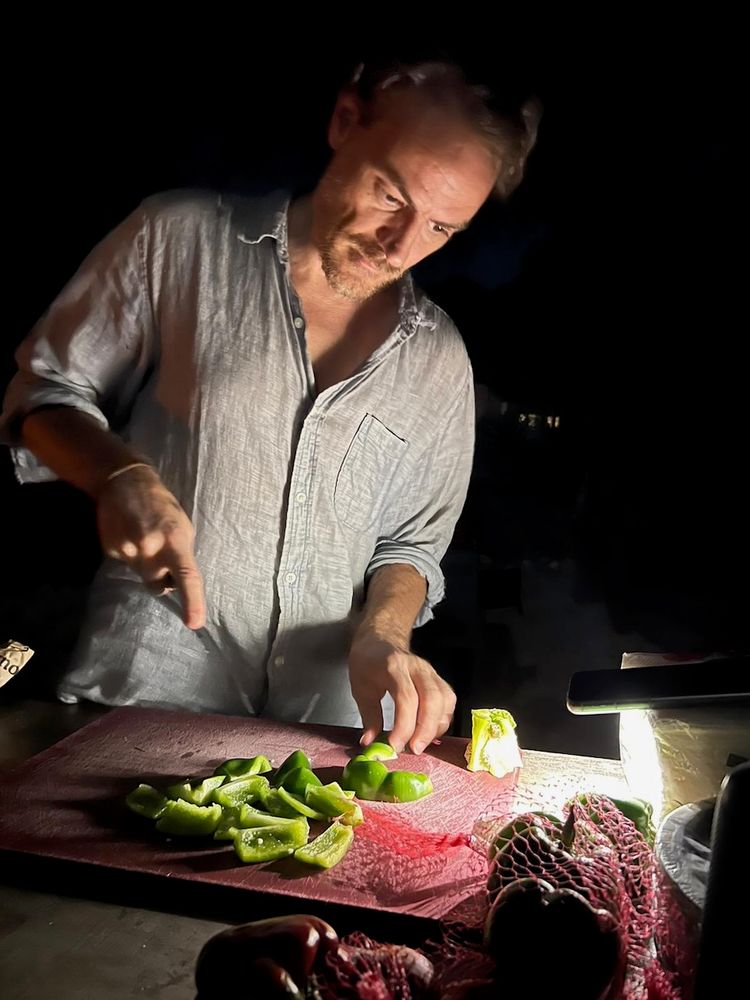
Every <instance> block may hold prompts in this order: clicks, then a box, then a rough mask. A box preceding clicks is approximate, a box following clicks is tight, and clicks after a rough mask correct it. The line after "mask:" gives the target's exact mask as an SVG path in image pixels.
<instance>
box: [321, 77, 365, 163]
mask: <svg viewBox="0 0 750 1000" xmlns="http://www.w3.org/2000/svg"><path fill="white" fill-rule="evenodd" d="M363 111H364V105H363V103H362V99H361V98H360V97H359V96H358V95H357V94H356V93H355V92H354V91H353V90H351V89H350V88H348V87H346V88H344V90H342V91H341V93H340V94H339V96H338V97H337V98H336V106H335V107H334V109H333V114H332V115H331V121H330V124H329V126H328V144H329V146H330V147H331V149H333V150H336V149H339V148H340V147H341V146H342V145H343V144H344V142H346V140H347V139H348V138H349V136H350V135H351V134H352V132H353V131H354V130H355V129H356V128H357V127H358V126H359V125H361V124H362V118H363Z"/></svg>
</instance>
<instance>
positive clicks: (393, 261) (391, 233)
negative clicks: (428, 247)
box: [375, 209, 417, 268]
mask: <svg viewBox="0 0 750 1000" xmlns="http://www.w3.org/2000/svg"><path fill="white" fill-rule="evenodd" d="M375 235H376V237H377V240H378V243H379V244H380V247H381V249H382V250H383V253H384V254H385V256H386V259H387V261H388V263H389V264H390V265H391V266H392V267H398V268H403V267H405V265H406V262H407V261H408V260H409V256H410V251H411V249H412V247H413V246H414V241H415V239H416V236H417V217H416V214H415V213H414V212H413V211H411V210H410V209H404V210H403V211H401V212H394V214H393V215H392V216H391V218H390V219H389V220H388V222H387V223H384V224H383V225H382V226H381V227H380V228H379V229H378V231H377V232H376V234H375Z"/></svg>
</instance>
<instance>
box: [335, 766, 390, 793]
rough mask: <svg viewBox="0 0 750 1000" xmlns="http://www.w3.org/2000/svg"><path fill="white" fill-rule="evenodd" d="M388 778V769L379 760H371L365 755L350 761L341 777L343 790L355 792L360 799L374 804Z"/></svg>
mask: <svg viewBox="0 0 750 1000" xmlns="http://www.w3.org/2000/svg"><path fill="white" fill-rule="evenodd" d="M387 776H388V768H387V767H386V766H385V764H381V762H380V761H379V760H370V759H369V758H367V757H365V756H364V755H360V756H358V757H355V758H354V759H353V760H350V761H349V763H348V764H347V765H346V767H345V768H344V771H343V774H342V775H341V785H342V787H343V788H346V789H348V790H349V791H352V792H354V794H355V795H356V796H357V798H358V799H365V800H366V801H370V802H373V801H375V800H377V799H378V797H379V796H378V792H379V791H380V786H381V785H382V784H383V781H384V780H385V778H386V777H387Z"/></svg>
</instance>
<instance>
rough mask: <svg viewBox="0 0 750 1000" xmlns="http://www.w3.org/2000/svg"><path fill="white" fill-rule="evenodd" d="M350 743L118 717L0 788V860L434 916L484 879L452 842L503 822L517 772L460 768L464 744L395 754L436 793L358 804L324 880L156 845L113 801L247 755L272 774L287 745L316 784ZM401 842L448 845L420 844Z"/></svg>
mask: <svg viewBox="0 0 750 1000" xmlns="http://www.w3.org/2000/svg"><path fill="white" fill-rule="evenodd" d="M357 737H358V733H357V732H356V731H354V730H351V729H340V728H335V727H328V726H308V725H295V724H288V723H281V722H273V721H270V720H265V719H245V718H235V717H228V716H220V715H194V714H191V713H176V712H166V711H160V710H155V709H141V708H121V709H117V710H116V711H113V712H110V713H108V714H107V715H105V716H103V717H102V718H101V719H98V720H97V721H96V722H93V723H91V724H90V725H88V726H85V727H84V728H83V729H80V730H79V731H78V732H76V733H74V734H73V735H72V736H69V737H68V738H67V739H64V740H62V741H61V742H60V743H57V744H56V745H55V746H53V747H50V748H49V749H48V750H46V751H44V752H43V753H40V754H38V755H37V756H36V757H33V758H31V759H30V760H28V761H27V762H26V763H25V764H23V765H21V766H20V767H19V768H17V769H16V770H14V771H13V772H11V773H10V774H9V775H7V776H6V777H5V779H4V780H3V781H2V782H0V802H1V803H2V808H1V809H0V850H4V851H14V852H23V853H25V854H32V855H40V856H44V857H46V858H56V859H63V860H66V861H78V862H87V863H88V864H93V865H97V866H103V867H104V868H107V869H119V870H123V871H127V872H142V873H147V874H150V875H154V876H162V877H164V878H166V877H169V878H172V879H185V880H190V881H192V882H198V883H211V884H215V885H220V886H226V887H231V888H234V889H249V890H253V891H254V892H260V893H274V894H280V895H281V896H287V897H292V899H290V900H289V902H290V906H293V907H294V908H296V909H299V908H300V900H309V901H315V900H319V901H321V902H326V903H333V904H338V905H345V906H357V907H369V908H376V909H379V910H391V911H394V912H396V913H402V914H408V915H411V916H416V917H422V918H427V919H438V918H440V917H441V916H444V915H445V914H446V913H447V912H448V911H450V910H451V909H452V908H453V907H454V906H456V905H457V904H458V903H460V902H461V901H462V900H464V899H466V898H467V897H468V896H470V895H472V894H473V893H475V892H476V891H477V890H478V889H479V888H481V886H482V883H483V881H484V878H485V874H486V865H485V862H484V860H483V859H482V858H481V857H480V855H478V854H477V853H476V852H475V851H473V850H472V849H471V848H470V847H468V846H466V845H464V844H456V843H453V844H451V838H455V835H458V834H470V833H471V830H472V826H473V824H474V822H475V820H476V819H477V818H478V817H479V816H481V815H486V814H488V813H489V814H501V813H503V812H505V811H506V810H507V809H508V808H509V807H510V803H511V799H512V795H513V790H514V787H515V777H516V776H515V775H512V776H509V777H507V778H505V779H502V780H498V779H496V778H493V777H492V776H490V775H489V774H484V773H481V774H472V773H470V772H469V771H467V770H466V768H465V764H464V758H463V753H464V748H465V746H466V741H465V740H459V739H445V740H444V741H443V742H442V744H441V746H439V747H433V748H432V749H431V751H430V752H429V753H427V754H424V755H422V756H421V757H419V758H416V757H414V756H412V755H410V754H402V755H401V756H400V757H399V759H398V760H394V761H390V762H388V766H389V767H391V768H403V769H408V770H420V771H424V772H426V773H428V774H430V776H431V778H432V781H433V785H434V788H435V791H434V794H433V795H431V796H428V797H427V798H426V799H423V800H422V801H420V802H414V803H409V804H403V805H390V804H385V803H366V804H365V805H364V812H365V817H366V818H365V822H364V823H363V824H362V825H361V826H359V827H358V828H357V829H356V831H355V840H354V844H353V846H352V848H351V850H350V851H349V853H348V854H347V856H346V857H345V858H344V860H343V861H342V862H341V863H340V864H338V865H337V866H336V867H335V868H332V869H331V870H330V871H321V872H314V873H310V870H309V869H307V868H305V867H304V866H302V865H300V864H299V863H298V862H295V861H294V860H293V859H289V860H285V861H280V862H275V863H273V864H267V865H243V864H242V863H241V862H240V861H239V860H238V858H237V857H236V855H235V853H234V850H233V847H232V845H231V844H218V843H217V844H215V843H214V842H213V841H211V840H206V841H195V840H191V841H189V842H185V841H180V839H179V838H172V839H171V840H167V839H166V838H165V837H163V836H162V835H160V834H158V833H156V831H155V830H154V828H153V823H151V822H150V821H148V820H141V819H140V818H139V817H137V816H134V815H133V814H132V813H130V812H129V810H127V808H126V807H125V805H124V802H123V798H124V796H125V795H126V794H127V792H128V791H130V789H131V788H133V787H134V786H135V785H136V784H138V782H141V781H143V782H148V783H151V784H154V785H156V786H157V787H159V786H161V787H163V786H164V785H166V784H168V783H169V782H170V781H174V780H175V779H177V778H181V777H187V776H199V775H204V774H210V773H211V771H212V770H213V768H214V767H215V766H216V765H217V764H218V763H220V762H221V761H223V760H225V759H226V758H230V757H249V756H252V755H254V754H256V753H264V754H266V755H267V756H268V757H270V758H271V761H272V763H274V764H276V765H278V764H279V763H281V761H282V760H283V759H284V758H285V757H286V756H287V755H288V754H289V753H291V751H292V750H296V749H297V748H302V749H303V750H305V752H306V753H307V754H308V755H309V756H310V758H311V759H312V762H313V766H314V767H315V768H316V769H318V770H320V769H323V778H324V780H334V779H335V778H336V777H337V776H338V775H337V773H336V772H335V771H334V770H333V769H334V768H341V767H342V766H343V765H344V764H345V763H346V761H347V759H348V758H349V756H350V755H351V754H352V752H353V751H354V749H355V746H356V739H357ZM326 768H331V770H330V771H329V772H328V773H326V771H325V769H326ZM410 831H421V832H427V833H431V834H446V835H448V836H447V838H446V839H445V840H441V839H440V838H438V837H435V838H432V839H431V840H430V839H429V838H427V839H425V838H423V837H420V836H419V833H416V834H413V833H410ZM456 839H457V838H456ZM277 902H279V900H277Z"/></svg>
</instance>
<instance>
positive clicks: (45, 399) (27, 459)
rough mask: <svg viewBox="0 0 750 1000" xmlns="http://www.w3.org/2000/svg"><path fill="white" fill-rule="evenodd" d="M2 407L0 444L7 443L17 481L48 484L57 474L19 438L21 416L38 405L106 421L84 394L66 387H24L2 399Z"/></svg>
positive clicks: (103, 424)
mask: <svg viewBox="0 0 750 1000" xmlns="http://www.w3.org/2000/svg"><path fill="white" fill-rule="evenodd" d="M6 404H7V405H6V409H5V412H4V413H3V415H2V418H0V443H2V444H6V445H9V446H10V449H11V456H12V458H13V465H14V468H15V474H16V479H17V480H18V482H19V483H22V484H23V483H48V482H51V481H52V480H55V479H57V478H58V477H57V476H56V475H55V473H54V472H53V471H52V470H51V469H48V468H47V466H46V465H43V464H42V462H40V461H39V459H38V458H37V457H36V456H35V455H33V454H32V453H31V452H30V451H29V450H28V448H24V447H23V445H22V444H21V441H20V435H19V431H20V427H21V423H22V422H23V420H24V418H25V417H27V416H28V415H29V414H30V413H31V412H32V411H33V410H38V409H40V407H42V406H67V407H69V408H70V409H74V410H80V411H81V412H82V413H88V414H89V416H91V417H93V418H94V420H96V422H97V423H98V424H99V425H100V426H101V427H103V428H104V430H108V429H109V423H108V421H107V418H106V417H105V416H104V414H103V413H102V411H101V410H100V409H99V407H98V406H97V405H96V404H95V403H92V402H91V401H90V400H89V399H87V398H86V397H85V396H81V395H79V394H78V393H76V392H74V391H72V390H71V389H70V388H68V387H67V386H57V385H49V384H47V385H35V386H27V387H24V391H23V394H22V395H21V394H19V396H18V397H17V398H16V399H13V398H12V395H11V393H10V392H9V398H8V399H7V400H6Z"/></svg>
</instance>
